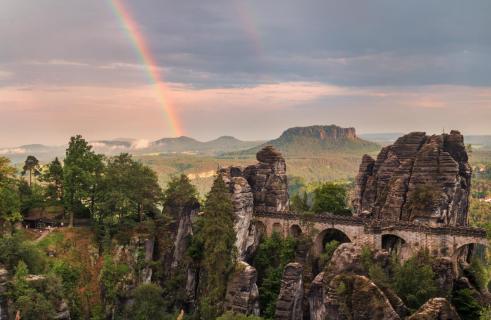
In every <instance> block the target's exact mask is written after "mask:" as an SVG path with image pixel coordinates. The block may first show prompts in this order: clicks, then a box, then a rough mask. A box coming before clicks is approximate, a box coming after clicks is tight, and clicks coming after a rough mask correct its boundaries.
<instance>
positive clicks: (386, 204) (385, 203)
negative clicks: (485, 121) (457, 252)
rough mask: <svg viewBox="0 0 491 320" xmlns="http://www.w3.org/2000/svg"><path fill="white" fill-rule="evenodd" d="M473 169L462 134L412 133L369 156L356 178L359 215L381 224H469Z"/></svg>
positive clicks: (356, 211)
mask: <svg viewBox="0 0 491 320" xmlns="http://www.w3.org/2000/svg"><path fill="white" fill-rule="evenodd" d="M470 182H471V168H470V166H469V163H468V157H467V153H466V150H465V145H464V138H463V136H462V135H461V134H460V133H459V132H458V131H451V132H450V134H442V135H433V136H427V135H426V134H425V133H424V132H412V133H410V134H407V135H405V136H403V137H401V138H399V139H398V140H397V141H396V142H395V143H394V144H393V145H390V146H387V147H384V148H383V149H382V150H381V151H380V153H379V155H378V157H377V159H376V160H374V159H372V158H371V157H370V156H368V155H365V156H364V157H363V159H362V162H361V165H360V170H359V173H358V176H357V178H356V187H355V197H354V201H353V207H354V209H355V214H357V215H361V216H368V217H372V218H376V219H387V220H404V221H418V222H423V223H427V224H431V225H437V224H444V225H466V224H467V210H468V206H469V194H470Z"/></svg>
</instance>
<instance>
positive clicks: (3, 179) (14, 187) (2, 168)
mask: <svg viewBox="0 0 491 320" xmlns="http://www.w3.org/2000/svg"><path fill="white" fill-rule="evenodd" d="M15 173H16V170H15V168H14V167H12V166H11V165H10V161H9V160H8V159H7V158H4V157H0V224H1V223H2V222H4V221H8V222H9V223H14V222H16V221H19V220H20V218H21V216H20V198H19V192H18V184H17V180H16V179H15Z"/></svg>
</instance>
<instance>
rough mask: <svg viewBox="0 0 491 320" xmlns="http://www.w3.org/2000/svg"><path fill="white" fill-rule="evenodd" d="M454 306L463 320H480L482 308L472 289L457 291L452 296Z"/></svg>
mask: <svg viewBox="0 0 491 320" xmlns="http://www.w3.org/2000/svg"><path fill="white" fill-rule="evenodd" d="M452 304H453V305H454V307H455V309H456V310H457V312H458V313H459V316H460V317H461V318H462V320H474V319H479V317H480V316H481V311H482V307H481V305H479V302H477V300H476V298H475V297H474V296H473V294H472V291H471V290H470V289H467V288H466V289H461V290H457V291H455V292H454V293H453V295H452Z"/></svg>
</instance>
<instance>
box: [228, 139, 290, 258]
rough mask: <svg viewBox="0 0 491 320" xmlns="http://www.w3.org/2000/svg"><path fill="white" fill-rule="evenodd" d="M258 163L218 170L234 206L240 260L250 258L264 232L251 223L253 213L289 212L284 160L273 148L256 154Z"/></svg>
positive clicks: (267, 148)
mask: <svg viewBox="0 0 491 320" xmlns="http://www.w3.org/2000/svg"><path fill="white" fill-rule="evenodd" d="M256 156H257V160H258V161H259V163H257V164H255V165H251V166H248V167H247V168H245V169H243V168H241V167H234V166H231V167H227V168H221V169H219V170H218V174H220V175H221V176H222V178H223V180H224V182H225V183H226V184H227V186H228V188H229V190H230V195H231V199H232V203H233V206H234V214H235V224H234V229H235V232H236V235H237V240H236V243H235V245H236V247H237V252H238V258H239V260H245V259H247V258H248V257H250V256H251V255H252V254H253V252H254V251H255V249H256V247H257V245H258V244H259V237H260V232H261V230H258V229H257V228H256V226H255V225H254V224H253V223H252V220H253V219H252V216H253V213H254V212H270V213H277V212H286V211H288V181H287V177H286V164H285V159H284V158H283V157H282V155H281V153H280V152H278V151H277V150H275V149H274V148H273V147H271V146H267V147H265V148H263V149H261V150H260V151H259V152H258V153H257V155H256Z"/></svg>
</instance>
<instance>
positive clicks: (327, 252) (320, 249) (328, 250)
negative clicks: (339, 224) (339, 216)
mask: <svg viewBox="0 0 491 320" xmlns="http://www.w3.org/2000/svg"><path fill="white" fill-rule="evenodd" d="M346 242H351V240H350V238H349V237H348V236H347V235H346V234H345V233H344V232H343V231H341V230H339V229H334V228H330V229H326V230H323V231H322V232H321V233H319V234H318V235H317V237H316V238H315V242H314V247H313V255H314V263H312V273H313V274H318V273H319V272H321V270H322V269H323V268H324V267H325V265H326V264H327V263H328V262H329V261H330V259H331V257H332V254H333V253H334V251H335V250H336V248H337V247H338V246H339V245H340V244H342V243H346Z"/></svg>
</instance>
